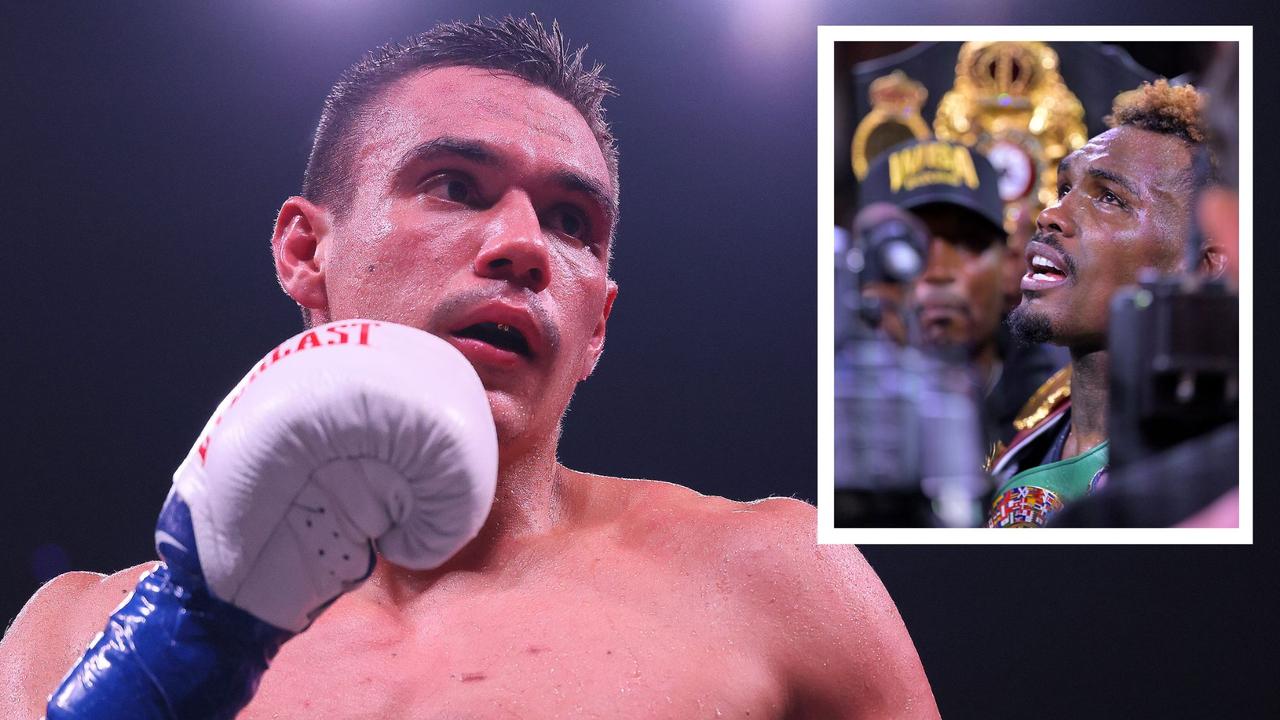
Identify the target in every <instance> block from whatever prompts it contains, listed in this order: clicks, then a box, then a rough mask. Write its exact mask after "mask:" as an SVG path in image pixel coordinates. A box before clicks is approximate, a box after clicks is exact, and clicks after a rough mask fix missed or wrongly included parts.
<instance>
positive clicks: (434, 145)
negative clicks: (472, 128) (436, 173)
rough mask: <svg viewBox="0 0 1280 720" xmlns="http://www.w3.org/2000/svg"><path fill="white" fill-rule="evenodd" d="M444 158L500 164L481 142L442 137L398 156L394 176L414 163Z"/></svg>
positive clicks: (500, 161)
mask: <svg viewBox="0 0 1280 720" xmlns="http://www.w3.org/2000/svg"><path fill="white" fill-rule="evenodd" d="M444 156H452V157H459V158H462V159H464V160H470V161H471V162H474V163H477V164H480V165H501V164H502V160H501V158H499V157H498V154H497V153H495V152H493V151H492V150H490V149H489V148H488V147H486V146H485V144H484V143H482V142H478V141H476V140H467V139H466V138H459V137H453V136H451V135H442V136H440V137H438V138H432V139H431V140H427V141H426V142H422V143H419V144H418V145H416V146H415V147H412V148H410V149H409V150H408V151H406V152H405V154H404V155H402V156H400V162H398V163H396V174H399V173H400V172H401V171H402V170H404V169H405V168H407V167H408V166H409V165H410V164H412V163H414V162H417V161H421V160H432V159H434V158H438V157H444Z"/></svg>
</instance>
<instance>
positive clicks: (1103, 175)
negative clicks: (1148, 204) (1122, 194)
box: [1089, 168, 1142, 197]
mask: <svg viewBox="0 0 1280 720" xmlns="http://www.w3.org/2000/svg"><path fill="white" fill-rule="evenodd" d="M1089 176H1090V177H1096V178H1099V179H1102V180H1107V181H1110V182H1113V183H1115V184H1117V185H1119V186H1120V187H1122V188H1124V189H1125V190H1127V191H1128V192H1129V194H1130V195H1133V196H1134V197H1142V193H1140V192H1138V191H1137V189H1136V188H1134V187H1133V183H1131V182H1129V181H1128V180H1125V179H1124V177H1122V176H1120V175H1117V174H1116V173H1113V172H1111V171H1110V170H1104V169H1102V168H1089Z"/></svg>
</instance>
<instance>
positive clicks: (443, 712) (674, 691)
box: [240, 572, 783, 720]
mask: <svg viewBox="0 0 1280 720" xmlns="http://www.w3.org/2000/svg"><path fill="white" fill-rule="evenodd" d="M655 581H656V582H655ZM344 600H345V599H344ZM422 600H423V601H422V602H421V603H420V604H417V605H416V606H415V607H414V609H413V610H411V611H409V612H401V613H393V612H389V611H378V612H370V611H368V609H367V608H365V609H360V608H359V606H358V604H357V603H355V602H352V603H344V602H342V601H340V602H339V603H337V604H335V605H334V607H333V608H331V609H330V611H329V612H328V613H327V614H326V615H325V616H323V617H322V618H321V620H320V621H318V622H317V623H316V625H315V626H314V627H313V628H312V629H311V630H309V631H308V632H307V633H304V634H303V635H301V636H299V637H297V638H295V639H294V640H292V641H290V642H289V643H288V644H287V645H286V646H285V647H284V649H283V650H282V651H281V653H280V655H279V656H278V657H277V659H276V662H275V663H274V664H273V666H272V668H271V670H270V671H269V672H268V673H267V675H266V676H265V677H264V679H263V682H262V685H261V688H260V690H259V693H258V695H257V696H256V697H255V699H254V702H253V703H252V704H251V705H250V706H249V707H248V708H246V710H245V711H244V712H243V713H242V714H241V715H240V717H241V718H303V717H323V718H353V719H354V718H387V717H397V718H422V719H424V720H466V719H470V718H501V717H511V718H528V719H530V720H536V719H537V718H560V717H565V718H568V717H574V718H576V717H583V718H590V717H602V718H603V717H609V718H627V717H644V718H664V717H670V718H702V717H706V718H716V717H726V718H728V717H751V718H771V717H781V716H782V715H783V709H782V706H783V692H782V690H781V688H780V686H779V684H778V682H777V681H776V679H775V678H774V677H773V676H772V674H771V672H770V670H769V667H768V663H767V662H766V659H765V658H763V657H761V655H760V653H759V651H757V650H756V645H755V644H754V643H753V642H752V638H751V636H750V633H749V627H750V621H749V619H748V618H742V617H740V616H738V615H737V614H736V613H735V612H734V610H733V604H732V602H730V599H728V598H724V597H722V596H720V595H718V594H716V592H715V591H714V588H712V589H711V590H710V591H708V590H706V589H704V588H701V587H693V586H688V585H681V583H680V582H679V581H677V580H675V579H673V578H664V577H659V578H655V577H653V576H652V575H647V574H646V573H643V572H641V573H636V576H635V577H631V578H628V577H626V576H623V575H615V576H611V577H595V578H591V577H586V576H584V577H576V578H574V579H573V580H571V581H570V580H564V579H561V580H554V579H551V580H539V581H526V582H521V583H518V584H515V585H513V586H510V587H505V588H504V587H495V586H491V585H486V586H476V587H471V588H454V589H451V590H449V591H447V592H443V593H441V594H440V597H437V598H431V597H430V596H429V595H428V596H424V597H423V599H422ZM349 609H350V611H348V610H349Z"/></svg>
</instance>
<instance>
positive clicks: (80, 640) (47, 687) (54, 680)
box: [0, 563, 155, 719]
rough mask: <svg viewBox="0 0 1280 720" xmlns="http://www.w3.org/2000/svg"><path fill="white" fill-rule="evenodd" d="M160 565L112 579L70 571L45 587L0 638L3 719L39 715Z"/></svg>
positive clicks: (0, 709)
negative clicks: (94, 641)
mask: <svg viewBox="0 0 1280 720" xmlns="http://www.w3.org/2000/svg"><path fill="white" fill-rule="evenodd" d="M154 566H155V563H145V564H143V565H138V566H135V567H132V568H129V569H127V570H122V571H120V572H118V573H115V574H113V575H102V574H99V573H90V572H70V573H66V574H63V575H59V576H58V577H56V578H54V579H52V580H50V581H49V582H47V583H45V584H44V586H42V587H41V588H40V589H39V590H37V591H36V593H35V595H32V596H31V599H30V600H28V601H27V604H26V605H25V606H23V608H22V610H21V612H19V613H18V615H17V617H15V618H14V619H13V622H12V623H10V624H9V626H8V627H7V628H6V630H5V633H4V639H3V640H0V685H3V686H5V687H9V688H12V691H11V692H10V693H6V694H5V695H4V699H3V700H0V719H7V718H31V717H39V716H40V715H41V714H43V712H44V704H45V702H46V701H47V698H48V696H49V693H51V692H53V690H54V686H56V685H57V684H58V682H59V681H60V680H61V679H62V677H63V675H65V674H66V672H67V670H69V669H70V668H71V665H72V664H73V663H74V662H75V661H76V660H77V659H79V657H80V655H81V654H83V653H84V650H85V648H86V647H87V645H88V644H89V641H90V640H92V639H93V637H94V635H96V634H97V633H98V632H100V631H101V630H102V629H103V627H105V625H106V620H107V616H108V615H110V614H111V612H112V611H113V610H114V609H115V608H116V607H117V606H118V605H119V604H120V603H121V602H122V601H123V600H124V599H125V597H127V596H128V594H129V592H130V591H132V590H133V587H134V585H136V584H137V582H138V578H139V577H140V576H141V575H142V574H143V573H145V572H147V571H149V570H151V569H152V568H153V567H154Z"/></svg>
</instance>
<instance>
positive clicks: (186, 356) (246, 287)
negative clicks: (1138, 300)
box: [0, 0, 1280, 718]
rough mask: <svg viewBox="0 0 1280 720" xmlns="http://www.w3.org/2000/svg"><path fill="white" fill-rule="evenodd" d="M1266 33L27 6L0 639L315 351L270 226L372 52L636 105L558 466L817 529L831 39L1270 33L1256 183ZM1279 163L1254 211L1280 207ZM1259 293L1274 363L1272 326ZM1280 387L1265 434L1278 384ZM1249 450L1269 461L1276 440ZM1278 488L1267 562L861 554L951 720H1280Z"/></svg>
mask: <svg viewBox="0 0 1280 720" xmlns="http://www.w3.org/2000/svg"><path fill="white" fill-rule="evenodd" d="M1251 6H1252V7H1251ZM1264 6H1265V3H1263V2H1260V1H1258V2H1245V3H1235V4H1224V3H1189V2H1168V1H1163V2H1156V1H1154V0H1151V1H1143V2H1133V1H1131V2H1127V3H1118V2H1110V1H1107V2H1103V1H1101V0H1090V1H1088V2H1075V3H1070V4H1069V5H1065V6H1064V5H1058V6H1053V7H1048V6H1043V5H1041V4H1038V3H1023V2H1018V1H1016V0H1002V1H997V2H988V3H982V4H978V3H943V2H922V1H919V0H895V1H894V2H879V1H875V0H867V1H866V2H856V3H854V2H835V1H831V2H802V1H799V0H767V1H764V2H756V3H738V2H732V1H731V0H707V1H704V2H687V3H634V4H628V5H626V6H625V7H624V6H622V4H618V6H616V7H615V5H614V4H606V3H601V4H598V5H589V4H585V3H583V4H577V3H569V2H528V3H520V4H516V3H510V2H469V3H463V2H456V1H446V0H442V1H438V2H420V1H417V2H413V1H409V0H399V1H386V2H368V3H357V2H339V1H338V0H279V1H278V2H259V1H256V0H233V1H231V2H220V3H196V2H177V3H156V2H138V1H131V2H112V3H87V2H42V3H6V4H5V5H4V8H3V10H0V107H3V111H2V112H0V150H2V151H3V152H2V153H0V189H2V190H3V193H2V195H0V248H2V250H3V255H2V256H0V259H2V260H3V268H4V270H3V272H4V275H3V291H2V292H3V297H4V310H5V322H6V327H5V331H4V333H3V335H4V366H3V370H4V372H3V378H4V395H3V408H4V422H3V427H4V431H3V436H4V442H3V448H4V455H3V458H4V466H5V470H4V473H3V475H2V476H0V478H2V479H0V489H2V494H0V498H2V499H0V548H2V549H3V562H0V622H3V624H4V625H6V626H7V624H8V623H9V622H10V621H11V619H12V618H13V617H14V616H15V615H16V614H17V612H18V611H19V609H20V608H21V606H22V604H23V602H25V600H26V599H27V598H28V597H29V596H30V595H31V594H32V593H33V592H34V591H35V590H36V589H37V588H38V587H39V586H40V584H41V583H42V582H43V581H45V580H47V579H48V578H50V577H52V576H53V575H55V574H57V573H60V572H64V571H66V570H70V569H81V570H93V571H98V572H111V571H114V570H117V569H119V568H122V567H126V566H129V565H132V564H135V563H139V562H142V561H145V560H148V559H150V558H152V557H153V553H154V551H153V550H152V547H151V544H152V526H153V523H154V520H155V514H156V512H157V511H158V509H159V507H160V505H161V502H162V500H163V498H164V495H165V492H166V491H167V488H168V485H169V482H170V477H171V474H172V472H173V469H174V468H175V467H176V466H177V464H178V462H179V461H180V460H181V459H182V457H183V456H184V454H185V453H186V452H187V450H188V448H189V447H190V445H191V443H192V442H193V440H194V438H195V436H196V434H197V433H198V432H199V430H200V429H201V427H202V426H203V424H204V422H205V420H206V418H207V416H208V415H209V414H210V413H211V412H212V410H213V409H214V407H215V406H216V404H217V403H218V401H219V400H220V399H221V398H222V396H223V395H224V394H225V393H226V392H227V391H228V390H229V389H230V388H231V387H232V386H233V385H234V384H235V382H236V381H237V380H238V379H239V378H240V376H241V375H242V374H243V373H244V372H245V370H246V369H247V368H248V367H249V366H250V365H252V364H253V363H254V362H255V361H256V360H257V358H258V357H259V356H260V355H262V354H263V353H264V352H265V351H267V350H269V349H270V348H271V347H273V346H274V344H276V343H277V342H279V341H280V340H281V339H283V338H285V337H288V336H289V335H292V334H293V333H295V332H296V331H297V330H298V329H299V316H298V312H297V310H296V309H295V307H294V305H293V304H292V302H290V301H289V300H288V299H287V298H286V297H285V296H284V295H283V293H282V292H281V291H280V289H279V288H278V286H277V284H276V281H275V277H274V272H273V269H272V264H271V261H270V254H269V252H268V239H269V237H270V234H271V227H272V222H273V220H274V216H275V213H276V211H277V209H278V208H279V206H280V203H281V201H282V200H283V199H284V198H286V197H287V196H289V195H290V194H293V193H295V192H297V191H298V188H299V184H300V179H301V175H302V170H303V167H304V164H305V161H306V157H307V153H308V149H309V143H310V135H311V132H312V131H313V129H314V126H315V123H316V121H317V119H318V117H319V110H320V104H321V101H322V99H323V97H324V95H325V92H326V91H327V90H328V88H329V86H330V84H331V83H332V82H333V81H334V79H335V78H336V77H337V75H338V74H339V72H341V70H342V69H343V68H344V67H346V66H347V65H349V64H350V63H352V62H354V61H355V60H356V59H358V58H359V56H360V55H361V53H362V52H363V51H365V50H368V49H370V48H372V47H373V46H375V45H378V44H380V43H383V42H386V41H389V40H395V39H402V38H404V37H406V36H408V35H410V34H412V33H414V32H416V31H420V30H422V29H425V28H427V27H429V26H431V25H432V24H434V23H436V22H438V21H442V20H453V19H468V18H474V17H475V16H477V15H490V16H499V15H504V14H508V13H512V14H524V13H527V12H530V11H532V12H536V13H537V14H538V15H539V16H540V17H541V18H543V19H544V20H546V21H548V22H549V21H550V20H551V19H552V18H558V19H559V20H560V21H561V23H562V24H563V27H564V30H565V32H566V33H567V34H568V35H569V37H570V39H571V40H573V41H575V42H577V43H582V42H586V43H589V44H590V45H591V49H590V50H589V51H588V57H589V58H590V59H592V60H598V61H601V62H603V63H604V64H605V65H606V66H607V74H608V75H609V77H611V78H612V79H613V80H614V82H615V83H616V84H617V86H618V88H619V90H620V94H619V96H618V97H617V98H614V99H613V100H612V101H611V102H610V103H609V104H608V107H609V116H610V118H611V120H612V122H613V125H614V128H615V131H616V133H617V136H618V138H619V143H620V148H621V177H622V215H621V225H620V228H619V234H618V243H617V254H616V258H615V264H614V268H615V277H616V279H617V281H618V283H619V285H620V286H621V294H620V297H619V300H618V302H617V305H616V306H615V312H614V315H613V318H612V321H611V323H610V326H609V342H608V349H607V351H606V352H605V355H604V358H603V360H602V362H601V364H600V367H599V369H598V371H597V373H596V375H595V376H594V377H592V378H591V379H590V380H589V381H588V382H587V383H586V384H584V385H583V386H582V387H581V389H580V390H579V392H578V395H577V397H576V398H575V400H574V403H573V405H572V406H571V409H570V412H569V416H568V418H567V419H566V422H565V431H564V440H563V445H562V453H561V455H562V459H563V461H564V462H565V463H566V464H568V465H570V466H571V467H575V468H579V469H583V470H589V471H594V472H600V473H607V474H614V475H622V476H628V477H646V478H654V479H661V480H667V481H672V482H677V483H681V484H685V485H688V486H690V487H693V488H695V489H697V490H699V491H701V492H705V493H714V494H720V495H725V496H728V497H731V498H735V499H741V500H748V499H753V498H758V497H762V496H766V495H786V496H794V497H798V498H801V499H804V500H808V501H812V500H813V499H814V498H815V494H816V493H815V475H816V472H817V461H816V454H817V444H816V439H815V433H816V425H817V414H816V407H817V405H816V397H815V387H816V365H817V347H816V342H817V332H816V324H815V317H816V311H817V300H816V289H815V270H816V267H817V243H816V238H818V232H819V229H820V228H819V224H818V222H817V220H816V191H817V182H816V179H815V178H816V174H815V169H819V170H821V172H824V173H825V172H830V168H829V167H828V166H827V165H826V163H827V162H829V161H828V160H827V159H825V158H823V159H821V162H822V165H821V167H820V168H818V167H815V165H817V164H818V163H817V162H816V161H815V155H816V153H815V150H816V147H817V144H816V143H817V141H816V137H815V133H816V128H817V117H816V99H817V90H816V82H815V79H816V66H815V63H816V57H817V47H816V42H817V32H816V29H815V28H816V26H817V25H820V24H833V25H835V24H841V25H847V24H894V25H902V24H919V23H939V24H986V23H991V24H1038V25H1054V24H1072V25H1079V24H1140V25H1159V24H1209V23H1220V24H1233V25H1236V24H1244V25H1248V24H1252V25H1255V26H1256V30H1255V42H1256V47H1257V53H1258V56H1257V58H1256V59H1255V67H1256V68H1257V71H1256V75H1257V78H1258V80H1257V83H1256V85H1257V97H1256V103H1257V106H1256V112H1255V118H1256V123H1257V124H1256V127H1257V131H1256V136H1257V141H1256V142H1257V146H1258V147H1260V148H1263V149H1264V150H1263V152H1266V150H1265V148H1268V147H1269V146H1270V142H1269V141H1270V133H1269V132H1268V130H1269V123H1270V121H1271V119H1272V118H1275V117H1276V107H1275V97H1274V95H1275V94H1274V92H1273V91H1272V90H1273V87H1274V77H1273V75H1272V72H1273V71H1272V70H1271V69H1270V68H1273V67H1275V66H1276V63H1275V58H1274V49H1275V45H1276V44H1277V43H1276V40H1277V39H1278V36H1277V26H1276V24H1275V22H1274V21H1273V20H1272V19H1271V18H1270V17H1269V15H1266V14H1263V13H1264V12H1269V11H1263V10H1262V8H1263V7H1264ZM1046 39H1052V38H1046ZM1135 54H1138V53H1135ZM1156 69H1158V68H1156ZM1268 160H1271V161H1273V160H1274V159H1273V158H1271V159H1267V158H1263V157H1259V160H1258V163H1257V165H1256V167H1257V175H1256V185H1257V186H1258V187H1261V188H1268V187H1273V186H1274V180H1275V178H1274V175H1275V171H1274V164H1272V163H1271V162H1268ZM1244 211H1245V212H1252V208H1248V207H1246V208H1244ZM828 222H829V221H827V220H825V219H824V222H823V223H822V224H823V226H824V227H823V228H822V229H823V230H824V231H825V230H826V229H827V227H828V226H827V223H828ZM1259 227H1260V228H1263V229H1265V228H1266V227H1267V224H1266V223H1265V222H1259ZM1247 241H1248V240H1246V242H1247ZM1273 248H1274V244H1273V243H1260V247H1259V248H1258V256H1257V267H1259V268H1268V267H1273V264H1272V262H1273V261H1274V259H1275V253H1274V249H1273ZM1263 272H1265V271H1263ZM1261 274H1262V273H1260V275H1261ZM1259 285H1260V287H1259V295H1258V298H1257V303H1256V313H1257V316H1258V317H1259V318H1262V320H1260V321H1259V327H1260V328H1261V329H1262V330H1263V332H1262V333H1260V336H1259V337H1258V353H1259V355H1262V354H1263V353H1266V352H1267V350H1268V349H1269V348H1270V347H1272V346H1274V343H1272V342H1270V341H1269V339H1268V338H1267V337H1265V335H1266V329H1267V328H1268V325H1267V321H1266V318H1269V317H1275V316H1276V313H1275V311H1276V300H1275V292H1274V290H1273V289H1271V288H1270V287H1268V286H1267V284H1266V283H1265V282H1263V283H1259ZM1259 365H1261V366H1263V370H1262V372H1260V373H1259V375H1258V382H1257V388H1256V395H1257V404H1258V407H1260V408H1267V407H1271V406H1273V402H1274V383H1273V381H1272V378H1271V376H1270V375H1268V374H1267V372H1266V369H1265V366H1266V364H1265V363H1259ZM1256 437H1257V443H1258V445H1259V446H1260V447H1264V448H1265V447H1266V443H1267V441H1268V439H1269V438H1274V437H1275V432H1274V428H1273V427H1271V426H1270V425H1269V424H1268V423H1267V420H1266V418H1265V417H1261V418H1260V422H1259V426H1258V428H1257V431H1256ZM1257 466H1258V467H1259V468H1260V469H1261V468H1265V465H1263V463H1262V460H1258V461H1257ZM1274 485H1275V482H1274V479H1273V478H1272V477H1271V475H1270V474H1269V473H1266V472H1259V473H1258V477H1257V482H1256V488H1257V501H1256V503H1255V506H1256V508H1257V510H1256V517H1255V523H1256V525H1255V527H1256V530H1255V544H1254V545H1253V546H1251V547H1222V548H1217V547H1157V546H1152V547H1021V548H1009V547H927V546H919V547H865V548H863V552H864V553H865V555H866V556H867V558H868V559H869V560H870V561H871V563H872V564H873V565H874V566H875V568H876V569H877V571H878V572H879V573H880V575H881V577H882V578H883V580H884V582H885V584H886V585H887V587H888V588H889V591H890V593H891V594H892V595H893V596H894V598H895V600H896V601H897V604H898V608H899V610H900V611H901V613H902V615H903V617H904V619H905V621H906V624H907V627H908V628H909V629H910V631H911V634H912V637H913V638H914V640H915V643H916V646H917V647H918V649H919V651H920V656H921V659H922V661H923V663H924V667H925V670H926V672H927V673H928V675H929V678H930V680H931V682H932V685H933V689H934V692H935V694H936V696H937V700H938V704H939V706H940V708H941V709H942V712H943V715H944V717H951V718H958V717H983V718H987V717H1280V689H1278V687H1280V686H1278V685H1277V683H1276V681H1275V667H1276V662H1277V660H1280V653H1277V650H1276V643H1277V641H1278V640H1280V638H1278V637H1277V635H1276V629H1277V623H1276V621H1275V613H1276V607H1277V606H1278V604H1280V603H1278V602H1277V601H1278V600H1280V592H1277V584H1278V582H1280V581H1278V580H1277V577H1280V573H1277V564H1276V561H1275V554H1274V553H1273V552H1271V551H1272V550H1273V549H1274V547H1275V535H1276V533H1275V523H1274V522H1273V521H1272V519H1271V518H1270V513H1269V509H1270V508H1271V507H1274V503H1275V500H1276V492H1275V488H1274Z"/></svg>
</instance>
